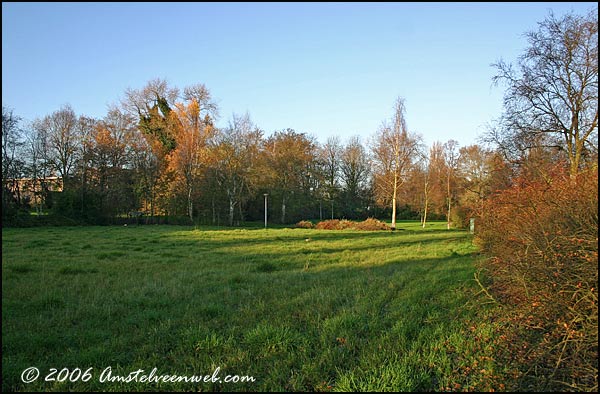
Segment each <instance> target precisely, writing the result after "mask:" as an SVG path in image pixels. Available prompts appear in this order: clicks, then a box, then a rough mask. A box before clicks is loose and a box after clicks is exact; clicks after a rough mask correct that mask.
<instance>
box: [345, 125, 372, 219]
mask: <svg viewBox="0 0 600 394" xmlns="http://www.w3.org/2000/svg"><path fill="white" fill-rule="evenodd" d="M369 174H370V172H369V157H368V154H367V152H366V150H365V148H364V146H363V144H362V143H361V142H360V138H359V137H358V136H355V137H352V138H350V140H349V141H348V143H347V144H346V146H345V147H344V150H343V151H342V154H341V156H340V177H341V183H342V188H343V193H344V196H345V199H346V201H345V205H346V207H347V208H350V209H351V210H352V209H353V208H355V207H357V206H359V204H361V203H362V200H363V199H364V198H365V194H366V193H365V189H366V188H367V182H368V180H369Z"/></svg>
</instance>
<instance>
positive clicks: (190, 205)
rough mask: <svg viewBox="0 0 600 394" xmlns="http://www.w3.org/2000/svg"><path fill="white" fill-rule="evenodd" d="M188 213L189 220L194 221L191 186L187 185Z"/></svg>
mask: <svg viewBox="0 0 600 394" xmlns="http://www.w3.org/2000/svg"><path fill="white" fill-rule="evenodd" d="M188 215H189V217H190V221H191V222H192V223H193V222H194V206H193V202H192V188H191V187H188Z"/></svg>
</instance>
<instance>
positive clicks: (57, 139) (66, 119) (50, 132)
mask: <svg viewBox="0 0 600 394" xmlns="http://www.w3.org/2000/svg"><path fill="white" fill-rule="evenodd" d="M76 126H77V116H76V115H75V111H73V108H71V106H70V105H68V104H66V105H64V106H63V107H62V108H61V109H59V110H57V111H55V112H53V113H52V114H51V115H47V116H46V117H44V119H42V121H41V124H40V127H42V128H43V129H44V130H45V133H46V135H47V138H48V139H47V142H48V145H49V148H50V159H51V161H52V163H53V166H54V169H55V170H56V171H57V173H58V175H59V176H60V177H61V178H62V182H63V189H67V188H68V185H69V183H70V182H69V178H70V176H71V174H72V170H73V168H74V165H75V163H76V162H77V159H78V154H79V143H80V139H79V136H78V134H77V127H76Z"/></svg>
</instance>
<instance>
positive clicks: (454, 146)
mask: <svg viewBox="0 0 600 394" xmlns="http://www.w3.org/2000/svg"><path fill="white" fill-rule="evenodd" d="M458 159H459V151H458V142H457V141H455V140H449V141H448V142H446V143H444V161H445V164H446V204H447V207H448V210H447V213H446V219H447V220H446V226H447V228H448V230H450V225H451V222H452V217H451V209H452V202H453V201H454V199H455V197H456V196H455V191H454V189H453V187H454V186H455V183H456V171H457V167H458Z"/></svg>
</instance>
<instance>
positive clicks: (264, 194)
mask: <svg viewBox="0 0 600 394" xmlns="http://www.w3.org/2000/svg"><path fill="white" fill-rule="evenodd" d="M268 195H269V194H267V193H265V194H264V196H265V228H267V196H268Z"/></svg>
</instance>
